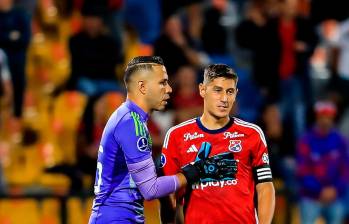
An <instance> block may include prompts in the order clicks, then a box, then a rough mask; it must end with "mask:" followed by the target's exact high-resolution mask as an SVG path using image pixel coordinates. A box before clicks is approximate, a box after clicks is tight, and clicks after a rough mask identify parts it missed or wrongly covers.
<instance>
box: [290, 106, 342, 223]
mask: <svg viewBox="0 0 349 224" xmlns="http://www.w3.org/2000/svg"><path fill="white" fill-rule="evenodd" d="M336 112H337V110H336V107H335V105H334V104H333V103H331V102H329V101H320V102H317V103H316V104H315V113H316V121H315V125H314V127H313V128H312V129H310V130H309V131H308V132H306V133H305V134H304V135H303V136H302V138H300V140H299V143H298V149H297V176H298V179H299V190H300V212H301V223H304V224H308V223H309V224H310V223H315V220H316V219H317V218H319V217H320V216H321V215H323V218H325V220H326V223H338V224H340V223H343V218H344V209H345V206H344V204H343V202H342V200H343V199H344V198H343V197H344V194H345V190H346V187H347V186H348V185H347V184H348V183H347V182H348V172H349V170H348V164H349V161H348V151H347V150H348V148H347V145H346V143H345V140H344V138H343V136H342V135H341V134H340V133H339V132H338V131H337V130H336V128H335V127H334V119H335V116H336Z"/></svg>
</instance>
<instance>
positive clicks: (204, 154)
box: [195, 142, 211, 162]
mask: <svg viewBox="0 0 349 224" xmlns="http://www.w3.org/2000/svg"><path fill="white" fill-rule="evenodd" d="M210 152H211V143H209V142H203V143H201V146H200V150H199V152H198V154H197V155H196V159H195V162H197V161H199V160H204V159H207V158H208V156H209V155H210Z"/></svg>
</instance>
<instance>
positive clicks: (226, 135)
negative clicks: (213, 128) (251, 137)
mask: <svg viewBox="0 0 349 224" xmlns="http://www.w3.org/2000/svg"><path fill="white" fill-rule="evenodd" d="M223 135H224V139H227V138H239V137H244V136H245V135H244V134H239V133H238V132H237V131H235V132H230V131H226V132H224V134H223Z"/></svg>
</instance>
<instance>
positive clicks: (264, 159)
mask: <svg viewBox="0 0 349 224" xmlns="http://www.w3.org/2000/svg"><path fill="white" fill-rule="evenodd" d="M262 160H263V162H264V163H266V164H269V156H268V154H267V153H264V154H263V156H262Z"/></svg>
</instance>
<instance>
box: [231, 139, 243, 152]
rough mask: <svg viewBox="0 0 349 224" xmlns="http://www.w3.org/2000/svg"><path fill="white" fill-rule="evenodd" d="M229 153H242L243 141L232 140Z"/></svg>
mask: <svg viewBox="0 0 349 224" xmlns="http://www.w3.org/2000/svg"><path fill="white" fill-rule="evenodd" d="M228 149H229V151H232V152H240V151H241V150H242V145H241V140H230V143H229V147H228Z"/></svg>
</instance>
